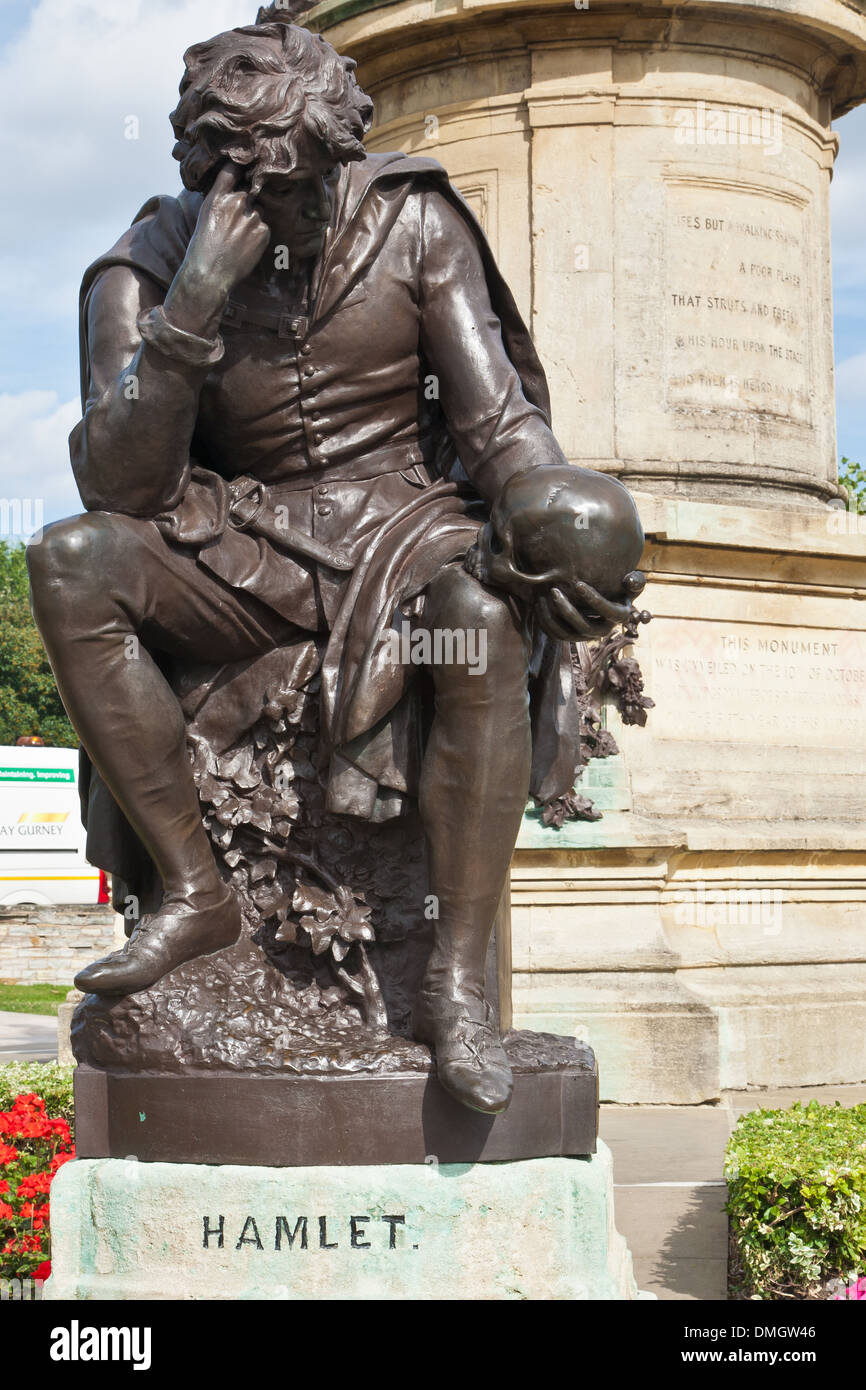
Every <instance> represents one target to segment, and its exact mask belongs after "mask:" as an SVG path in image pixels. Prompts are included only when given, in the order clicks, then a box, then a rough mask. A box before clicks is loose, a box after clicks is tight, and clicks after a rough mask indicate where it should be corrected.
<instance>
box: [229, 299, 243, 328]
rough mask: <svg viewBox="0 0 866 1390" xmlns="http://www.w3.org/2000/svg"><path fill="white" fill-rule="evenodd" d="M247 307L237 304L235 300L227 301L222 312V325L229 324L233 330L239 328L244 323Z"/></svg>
mask: <svg viewBox="0 0 866 1390" xmlns="http://www.w3.org/2000/svg"><path fill="white" fill-rule="evenodd" d="M246 308H247V306H246V305H245V304H238V303H237V301H236V300H231V299H230V300H229V301H228V303H227V304H226V307H225V309H224V310H223V323H230V324H232V325H233V327H235V328H239V327H240V325H241V324H242V323H243V321H244V315H245V313H246Z"/></svg>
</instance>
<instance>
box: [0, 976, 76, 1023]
mask: <svg viewBox="0 0 866 1390" xmlns="http://www.w3.org/2000/svg"><path fill="white" fill-rule="evenodd" d="M70 988H71V986H70V985H43V984H39V985H9V984H2V983H0V1011H3V1010H6V1012H8V1013H13V1014H54V1015H55V1017H56V1015H57V1009H58V1006H59V1005H60V1004H62V1003H63V1001H64V999H65V998H66V996H67V994H68V993H69V990H70Z"/></svg>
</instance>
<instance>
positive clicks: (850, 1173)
mask: <svg viewBox="0 0 866 1390" xmlns="http://www.w3.org/2000/svg"><path fill="white" fill-rule="evenodd" d="M725 1177H726V1178H727V1181H728V1194H729V1197H728V1204H727V1211H728V1214H729V1216H730V1218H731V1239H732V1248H733V1252H734V1256H735V1259H734V1264H735V1266H736V1265H738V1266H739V1269H738V1271H736V1273H737V1274H738V1276H739V1278H738V1279H737V1278H735V1280H734V1283H735V1285H738V1287H735V1288H734V1289H733V1291H734V1292H735V1293H740V1294H743V1295H745V1296H746V1297H751V1298H780V1297H781V1298H785V1297H787V1298H814V1297H819V1296H820V1289H821V1286H822V1284H823V1283H824V1282H825V1281H826V1280H827V1279H830V1278H833V1277H837V1276H847V1275H849V1274H851V1273H852V1272H857V1273H860V1272H862V1271H863V1270H864V1269H866V1105H855V1106H853V1107H852V1108H851V1109H846V1108H845V1107H843V1106H842V1105H840V1104H839V1103H838V1102H837V1103H836V1104H835V1105H819V1104H818V1102H817V1101H814V1100H812V1101H810V1102H809V1104H808V1105H800V1104H799V1103H798V1104H796V1105H794V1106H792V1107H791V1109H790V1110H753V1111H751V1112H750V1113H749V1114H748V1115H743V1116H742V1117H741V1118H740V1120H739V1121H738V1122H737V1124H736V1126H735V1128H734V1130H733V1132H732V1134H731V1137H730V1139H729V1141H728V1148H727V1153H726V1156H725Z"/></svg>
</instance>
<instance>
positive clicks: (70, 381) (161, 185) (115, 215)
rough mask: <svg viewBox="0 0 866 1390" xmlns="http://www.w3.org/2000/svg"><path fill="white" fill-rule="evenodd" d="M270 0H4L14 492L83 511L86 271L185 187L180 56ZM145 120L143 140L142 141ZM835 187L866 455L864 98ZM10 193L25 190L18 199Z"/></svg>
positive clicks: (851, 384)
mask: <svg viewBox="0 0 866 1390" xmlns="http://www.w3.org/2000/svg"><path fill="white" fill-rule="evenodd" d="M256 8H257V0H0V151H2V160H3V167H4V173H5V179H4V182H5V188H6V191H7V196H6V197H5V198H4V201H3V206H2V209H0V296H2V302H3V305H4V310H5V313H4V328H3V331H2V334H0V470H2V476H3V482H2V489H0V491H2V494H3V495H4V496H6V497H13V496H22V497H23V496H29V497H33V496H41V497H43V498H44V499H45V521H46V522H47V521H50V520H52V519H54V518H56V517H58V516H64V515H68V514H69V513H71V512H75V511H79V510H80V509H81V508H80V503H79V501H78V496H77V493H76V490H75V486H74V483H73V481H72V477H71V473H70V471H69V462H68V454H67V450H66V436H67V435H68V433H69V430H70V429H71V428H72V426H73V424H74V423H75V421H76V420H77V418H78V414H79V410H78V403H77V396H78V342H77V296H78V284H79V281H80V278H81V272H82V270H83V269H84V267H85V266H86V265H87V264H88V262H89V261H90V260H92V259H93V258H94V256H96V255H97V254H98V253H99V252H100V251H102V250H105V249H107V248H108V247H109V246H110V245H111V244H112V243H113V242H114V241H115V240H116V238H117V236H118V235H119V234H120V232H121V231H122V230H123V229H124V228H125V227H126V226H127V225H128V224H129V222H130V220H131V219H132V217H133V216H134V214H135V212H136V211H137V209H138V208H139V206H140V205H141V204H142V203H143V202H144V201H145V199H146V198H147V197H148V196H149V195H150V194H152V193H155V192H174V191H176V190H177V188H178V187H179V181H178V175H177V165H176V164H175V163H174V161H173V160H172V158H171V144H172V139H171V131H170V128H169V125H168V121H167V113H168V112H169V111H170V110H171V108H172V106H173V105H174V103H175V99H176V94H177V83H178V79H179V76H180V55H181V53H182V51H183V49H184V48H185V47H186V46H187V45H188V44H189V43H192V42H194V41H196V40H198V39H201V38H204V37H207V36H208V35H210V34H213V33H216V32H218V31H219V30H220V29H224V28H231V27H232V26H233V25H236V24H245V23H249V22H250V21H251V20H252V18H253V17H254V16H255V12H256ZM130 117H135V118H136V120H137V122H138V138H137V139H128V138H127V134H128V133H129V131H130V130H131V129H133V128H134V127H131V126H130V122H129V118H130ZM838 130H839V134H840V136H841V139H842V149H841V152H840V156H839V160H838V163H837V166H836V175H835V178H834V183H833V190H832V206H833V255H834V286H835V324H836V361H837V386H838V432H839V452H840V453H845V454H847V455H848V456H849V457H852V458H855V459H859V460H861V461H862V462H864V463H866V257H864V237H863V208H864V198H863V189H864V187H866V109H863V110H860V111H855V112H853V113H852V114H851V115H849V116H846V117H845V118H844V119H843V120H842V121H840V122H839V123H838ZM9 190H15V193H14V195H13V196H10V195H9Z"/></svg>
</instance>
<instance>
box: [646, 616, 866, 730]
mask: <svg viewBox="0 0 866 1390" xmlns="http://www.w3.org/2000/svg"><path fill="white" fill-rule="evenodd" d="M653 628H654V631H653V633H652V662H651V668H650V671H649V672H648V680H647V686H648V690H649V693H650V694H651V695H652V697H653V699H654V700H655V702H656V709H655V711H654V712H653V718H654V721H655V729H656V734H657V736H659V737H663V738H666V739H670V738H675V739H694V740H700V741H701V742H714V743H716V742H721V743H762V744H773V745H776V746H785V745H791V746H799V747H802V748H810V749H814V748H816V747H821V748H838V749H845V748H848V749H851V748H862V747H863V745H864V742H866V633H864V632H851V631H844V630H841V629H837V628H830V629H826V628H824V629H822V628H799V627H782V626H778V627H777V626H771V625H769V624H761V623H754V624H753V623H748V624H745V623H744V624H737V625H735V624H733V623H726V622H700V623H697V622H692V621H690V620H688V619H683V618H664V619H661V618H660V619H658V620H657V621H656V623H654V624H653Z"/></svg>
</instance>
